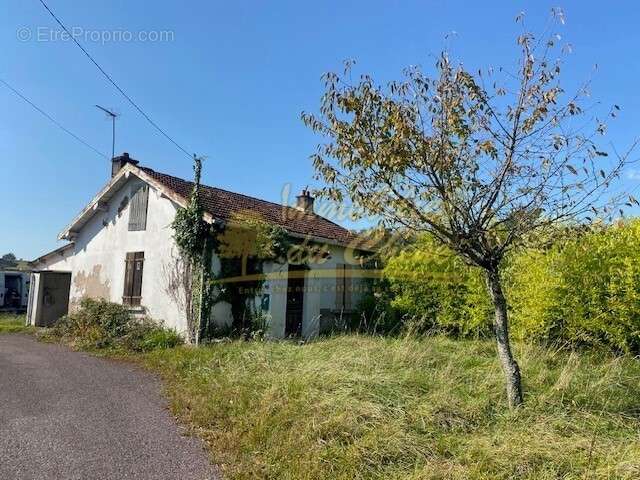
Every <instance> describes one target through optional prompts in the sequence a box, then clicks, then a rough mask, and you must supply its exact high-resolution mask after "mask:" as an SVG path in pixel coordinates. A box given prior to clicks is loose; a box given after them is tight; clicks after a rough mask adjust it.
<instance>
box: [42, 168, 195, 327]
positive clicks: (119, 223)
mask: <svg viewBox="0 0 640 480" xmlns="http://www.w3.org/2000/svg"><path fill="white" fill-rule="evenodd" d="M140 184H141V180H139V179H138V178H137V177H134V176H133V175H132V176H131V178H130V179H129V180H128V181H127V182H126V183H125V184H124V185H123V187H122V188H121V189H120V190H119V191H118V192H117V193H116V194H115V195H114V196H113V197H112V198H111V199H110V200H109V202H108V204H107V210H106V211H104V212H97V213H96V214H95V215H94V216H93V217H92V218H91V220H89V222H87V224H86V225H84V227H83V228H82V229H81V230H80V232H78V236H77V238H76V239H75V242H74V246H73V249H72V251H70V252H69V253H65V255H63V256H62V257H60V258H59V259H58V260H51V261H49V262H47V265H46V269H47V270H60V271H71V272H72V277H71V292H70V304H71V308H73V307H74V306H75V305H76V304H77V303H78V302H79V301H80V299H81V298H82V297H85V296H86V297H92V298H104V299H106V300H109V301H112V302H116V303H122V295H123V291H124V275H125V257H126V254H127V252H144V270H143V277H142V302H141V303H142V306H144V307H145V309H146V312H147V314H148V315H149V316H150V317H152V318H153V319H155V320H158V321H162V322H164V324H165V325H166V326H168V327H170V328H175V329H176V330H178V331H181V332H184V331H185V330H186V321H185V318H184V314H183V313H182V311H181V310H180V309H179V306H178V305H177V304H176V302H175V301H174V300H173V299H172V298H171V295H170V294H169V293H170V292H168V291H167V290H168V285H167V280H166V278H167V269H170V268H171V266H172V265H173V264H174V262H175V258H176V252H177V250H176V247H175V242H174V241H173V238H172V234H173V231H172V229H171V221H172V220H173V218H174V216H175V212H176V205H175V204H174V203H173V202H172V201H171V200H169V199H167V198H165V197H163V196H162V195H161V194H160V192H158V191H156V190H154V189H153V188H150V189H149V203H148V213H147V228H146V230H144V231H134V232H130V231H129V223H128V222H129V201H130V199H131V196H132V193H133V192H135V189H137V187H138V186H139V185H140Z"/></svg>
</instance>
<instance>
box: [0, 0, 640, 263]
mask: <svg viewBox="0 0 640 480" xmlns="http://www.w3.org/2000/svg"><path fill="white" fill-rule="evenodd" d="M47 3H48V4H49V6H50V7H51V8H52V9H53V10H54V12H55V13H56V14H58V15H59V17H60V18H61V19H62V20H63V21H64V22H65V23H66V24H67V26H69V27H78V28H81V29H82V30H83V31H84V32H93V31H97V32H111V31H115V30H124V31H127V32H132V34H133V35H137V32H171V33H170V34H165V35H168V37H169V38H168V39H165V40H164V41H155V42H152V41H142V40H140V39H132V40H131V41H124V40H113V39H112V40H108V39H107V40H108V41H105V42H102V41H95V39H92V38H91V35H96V34H92V33H85V34H86V35H87V36H88V37H87V40H81V41H82V42H83V44H84V45H85V47H86V48H87V49H88V50H89V51H90V52H91V53H92V54H93V56H94V57H95V58H96V59H97V60H98V62H99V63H101V64H102V66H103V67H104V68H105V69H106V70H107V71H108V72H109V73H111V74H112V76H113V77H114V78H115V79H116V81H117V82H118V83H119V84H120V85H121V86H122V87H123V88H124V90H125V91H127V92H128V93H129V94H130V95H131V96H132V97H133V98H134V99H135V100H136V101H137V102H138V103H139V105H141V106H142V108H143V109H144V110H146V111H147V112H148V113H149V114H150V115H151V117H152V118H153V119H154V120H155V121H156V122H157V123H158V124H159V125H161V126H162V127H163V128H164V129H165V130H166V131H167V132H169V134H170V135H171V136H172V137H174V138H175V140H176V141H178V143H180V144H181V145H183V146H185V148H186V149H187V150H188V151H190V152H191V151H193V152H197V153H199V154H202V155H206V156H207V157H208V158H207V161H206V162H205V166H204V173H203V180H204V182H205V183H207V184H210V185H215V186H219V187H222V188H226V189H230V190H233V191H237V192H242V193H246V194H250V195H254V196H258V197H262V198H266V199H269V200H273V201H279V200H280V198H281V191H282V188H283V185H284V184H285V183H291V184H292V186H293V187H292V188H293V190H294V191H296V190H299V189H300V188H301V187H304V186H305V185H314V182H313V180H312V175H313V169H312V166H311V163H310V161H309V160H308V156H309V155H310V154H311V153H313V151H314V148H315V146H316V144H317V143H318V140H319V139H318V138H317V137H314V135H313V134H312V133H311V132H309V131H308V130H307V129H306V127H304V125H303V124H302V123H301V121H300V112H301V111H303V110H306V111H316V110H317V108H318V104H319V98H320V95H321V94H322V84H321V82H320V76H321V75H322V73H323V72H326V71H328V70H337V69H339V68H340V67H341V63H342V60H344V59H346V58H354V59H357V62H358V69H359V70H358V71H365V72H368V73H371V74H372V75H373V76H374V77H375V78H376V79H378V80H380V81H386V80H390V79H393V78H397V77H398V76H399V74H400V72H401V70H402V69H403V68H404V67H406V66H407V65H410V64H422V65H425V66H427V67H430V66H431V64H432V63H433V57H432V55H434V54H437V53H438V52H439V51H440V50H441V49H442V47H443V46H444V45H445V41H444V37H445V35H446V34H447V33H449V32H452V31H455V32H456V35H455V37H453V40H452V41H451V43H450V46H451V49H452V51H453V53H454V54H455V56H457V57H459V58H461V59H462V60H463V61H464V62H465V64H467V65H470V66H488V65H495V66H498V65H510V64H512V62H513V60H514V59H515V55H516V54H517V49H516V46H515V42H514V39H515V36H516V35H517V33H518V32H519V27H518V26H516V25H515V23H514V17H515V16H516V14H517V13H518V12H520V11H524V12H525V13H526V19H527V20H526V21H527V24H528V25H529V26H530V27H531V28H532V29H534V30H535V29H536V28H538V27H540V26H542V25H543V24H544V23H545V21H546V19H547V18H548V15H549V11H550V9H551V7H552V6H556V5H557V3H556V2H552V3H549V2H545V1H530V2H506V1H493V2H490V1H482V2H470V1H464V2H463V1H455V2H454V1H451V2H444V1H428V0H423V1H390V0H387V1H374V0H366V1H321V2H300V1H289V2H284V1H270V2H266V1H262V2H257V1H244V2H219V1H189V2H175V1H155V2H148V1H142V0H137V1H132V0H128V1H127V0H112V1H100V2H98V1H85V2H77V1H72V0H48V2H47ZM152 5H153V7H152ZM561 6H562V8H563V9H564V11H565V14H566V19H567V23H566V25H565V26H564V27H563V28H562V29H561V33H562V35H563V39H564V40H566V41H568V42H570V43H571V44H572V46H573V54H572V55H571V56H570V57H569V59H568V63H567V65H566V67H565V73H564V75H565V76H564V78H565V80H566V82H567V84H568V85H569V86H570V85H572V84H577V82H579V81H581V80H584V79H586V78H587V77H588V76H589V75H590V74H591V71H592V66H593V64H594V63H597V64H598V66H599V70H598V72H597V74H596V76H595V79H594V82H593V88H592V90H593V93H594V98H596V99H598V100H600V101H602V102H603V104H607V105H610V104H614V103H615V104H619V105H620V106H621V107H622V113H621V116H620V118H619V119H618V120H617V121H616V123H615V124H613V125H611V128H610V134H609V140H611V141H612V142H613V143H614V144H615V145H616V146H618V147H619V148H621V149H624V148H625V147H626V146H628V145H629V144H630V143H631V141H632V140H633V139H634V138H635V137H636V136H638V134H639V133H640V121H639V120H640V108H638V107H639V106H640V105H639V103H640V96H639V95H638V93H637V88H638V80H637V79H638V78H639V73H640V72H639V70H640V61H638V60H637V55H636V53H635V51H636V50H637V47H638V45H640V33H638V29H637V19H638V18H639V15H640V7H639V6H638V5H637V4H636V3H635V2H611V3H609V4H608V6H607V7H606V8H605V7H603V5H602V3H600V2H595V1H592V0H589V1H580V2H578V1H571V2H565V3H563V4H562V5H561ZM0 8H1V10H0V36H1V37H0V42H1V43H2V46H3V47H2V56H1V57H0V78H3V79H4V80H6V81H7V82H9V83H11V84H12V85H14V86H15V87H16V88H18V89H19V90H21V91H22V93H23V94H24V95H26V96H27V97H29V98H30V99H31V100H32V101H34V102H35V103H36V104H38V105H39V106H40V107H41V108H43V109H44V110H46V111H47V112H49V113H50V114H51V115H52V116H54V117H55V118H56V119H57V120H58V121H59V122H60V123H62V124H63V125H65V126H66V127H67V128H69V129H70V130H72V131H73V132H74V133H76V134H77V135H79V136H80V137H82V138H83V139H85V140H87V141H88V142H89V143H90V144H92V145H94V146H95V147H97V148H98V149H99V150H101V151H103V152H105V153H110V149H111V137H110V123H109V122H108V120H107V119H106V118H105V116H104V115H103V114H101V113H100V112H99V111H98V110H97V109H96V108H95V107H94V106H93V105H94V104H100V105H103V106H105V107H108V108H113V109H115V110H116V111H117V112H119V113H120V114H121V117H120V119H119V121H118V139H117V145H116V151H117V152H121V151H128V152H130V153H131V155H132V156H133V157H135V158H137V159H139V160H141V161H142V163H143V164H145V165H148V166H150V167H152V168H155V169H157V170H159V171H164V172H167V173H172V174H175V175H178V176H183V177H187V178H190V177H191V175H192V171H191V163H190V162H189V159H188V158H186V157H185V156H184V154H182V153H181V152H180V151H178V150H177V149H176V148H175V147H174V146H173V145H171V144H170V143H169V142H168V141H167V140H166V139H164V138H163V137H161V136H160V135H159V134H158V133H157V132H156V131H154V130H153V129H152V127H151V126H150V125H149V124H147V123H146V122H145V121H144V119H143V118H142V117H141V116H140V115H139V114H138V113H137V112H136V111H135V110H134V109H133V108H132V107H130V106H129V105H128V104H127V103H126V101H125V100H124V99H123V98H122V97H121V96H120V95H119V93H118V92H117V91H116V90H115V89H114V88H113V86H111V85H110V84H108V83H107V81H106V80H105V79H104V78H103V77H102V76H101V75H100V74H99V72H98V71H97V69H96V68H95V67H94V66H93V65H92V64H90V63H89V61H88V60H87V58H86V57H84V56H83V55H82V53H81V52H80V50H79V49H77V48H76V47H75V46H74V45H73V44H72V42H70V41H64V40H60V39H56V38H55V33H54V34H49V33H47V32H48V31H49V29H50V28H51V29H55V28H56V25H55V24H54V21H53V19H52V18H51V17H50V16H49V15H48V13H47V12H46V11H45V10H44V8H43V7H42V6H41V4H40V3H39V2H38V1H37V0H24V1H20V2H18V1H14V0H0ZM25 32H26V33H25ZM107 34H108V33H107ZM28 37H30V38H28ZM52 37H53V38H52ZM25 38H26V41H25ZM38 40H40V41H38ZM44 40H46V41H44ZM109 168H110V166H109V164H108V161H107V160H105V159H104V158H102V157H99V156H98V155H96V154H95V153H94V152H92V151H91V150H89V149H87V148H86V147H85V146H83V145H82V144H80V143H78V142H77V141H76V140H74V139H72V138H71V137H69V136H68V135H66V134H65V133H64V132H62V131H60V130H59V129H57V128H56V127H55V126H54V125H52V124H51V123H49V121H48V120H46V119H45V118H43V117H41V116H40V114H38V113H37V112H35V111H34V110H33V109H32V108H31V107H29V106H28V105H26V104H25V103H24V102H22V101H21V100H20V99H18V98H17V97H15V96H14V95H13V94H12V93H11V92H10V91H8V90H7V89H6V88H4V87H3V86H2V85H0V232H1V233H0V254H1V253H5V252H9V251H11V252H15V253H16V255H18V256H19V257H25V258H33V257H36V256H38V255H40V254H42V253H45V252H46V251H48V250H50V249H52V248H55V247H56V246H57V245H58V243H57V242H56V235H57V233H58V232H59V231H60V230H61V229H62V228H63V227H64V226H65V225H66V224H67V223H68V222H69V220H70V219H71V218H72V217H73V216H75V214H76V213H77V212H78V211H79V210H80V209H81V208H82V207H83V206H84V205H85V204H86V203H87V202H88V201H89V200H90V199H91V198H92V197H93V195H94V194H95V193H96V192H97V191H98V190H99V189H100V188H101V186H102V185H103V184H104V183H105V182H106V181H107V179H108V176H109ZM633 176H634V175H629V177H628V178H625V182H627V183H628V186H629V188H633V187H634V185H635V183H637V182H638V180H637V179H634V178H631V177H633ZM636 177H637V175H636Z"/></svg>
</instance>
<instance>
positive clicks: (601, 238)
mask: <svg viewBox="0 0 640 480" xmlns="http://www.w3.org/2000/svg"><path fill="white" fill-rule="evenodd" d="M555 237H556V240H555V242H554V243H552V246H551V247H549V248H545V249H526V250H522V251H519V252H516V253H514V254H513V255H511V256H510V257H509V258H508V259H507V262H506V266H505V271H504V274H503V279H504V284H505V291H506V295H507V299H508V302H509V309H510V315H511V323H512V328H511V331H512V334H513V336H514V337H515V338H516V339H520V340H524V341H537V342H544V343H549V342H555V343H568V344H571V345H573V346H580V345H588V346H601V347H606V348H609V349H612V350H614V351H617V352H631V353H638V352H640V255H639V254H638V252H640V220H635V221H630V222H626V223H619V224H616V225H611V226H607V227H602V226H601V227H593V228H592V229H591V230H588V231H584V230H577V229H573V230H572V229H563V230H562V231H559V232H558V233H556V235H555ZM384 277H385V280H386V282H387V283H388V285H389V290H390V293H391V294H392V299H391V300H390V306H391V307H393V308H394V309H395V310H397V311H398V312H399V313H400V314H401V315H402V317H403V321H404V323H405V324H406V323H408V322H416V321H417V322H418V323H419V324H420V329H422V330H429V329H435V330H439V331H444V332H446V333H449V334H452V335H455V336H461V337H468V336H484V335H487V334H489V333H490V332H491V324H492V315H493V307H492V305H491V301H490V299H489V296H488V294H487V291H486V289H485V285H484V281H483V276H482V272H481V271H480V270H479V269H475V268H472V267H469V266H467V265H465V264H464V263H463V262H461V261H460V260H459V259H458V258H457V257H456V256H455V255H453V254H452V253H451V252H450V251H448V250H446V249H444V248H442V247H439V246H438V245H437V244H436V243H435V242H434V241H433V240H432V239H430V238H429V237H427V236H424V237H422V238H420V239H419V240H418V241H416V242H415V244H414V245H413V246H412V247H411V248H409V249H406V250H404V251H403V252H401V253H399V254H397V255H395V256H393V257H391V258H390V259H389V260H388V261H387V265H386V267H385V269H384Z"/></svg>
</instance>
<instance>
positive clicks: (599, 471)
mask: <svg viewBox="0 0 640 480" xmlns="http://www.w3.org/2000/svg"><path fill="white" fill-rule="evenodd" d="M516 351H517V355H518V358H519V360H520V362H521V366H522V370H523V375H524V381H525V388H526V406H525V407H524V408H522V409H521V410H518V411H515V412H509V411H507V410H506V404H505V400H504V392H503V383H502V376H501V372H500V369H499V366H498V363H497V361H496V359H495V352H494V346H493V343H492V342H484V341H454V340H449V339H445V338H438V337H434V338H427V339H423V340H416V339H382V338H372V337H366V336H345V337H337V338H331V339H326V340H322V341H318V342H315V343H312V344H308V345H302V346H300V345H296V344H293V343H285V342H281V343H259V342H234V343H221V344H216V345H214V346H209V347H205V348H198V349H196V348H189V347H180V348H176V349H169V350H159V351H156V352H153V353H150V354H147V355H145V356H143V357H141V359H142V361H143V362H144V363H145V364H146V365H147V366H148V367H149V368H151V369H152V370H155V371H159V372H161V374H162V375H163V377H164V378H165V380H166V386H167V392H168V395H169V398H170V401H171V405H172V408H173V411H174V412H175V413H176V414H177V416H178V417H179V418H180V419H181V420H182V421H183V422H184V423H185V424H187V425H190V426H191V427H192V431H193V432H194V433H195V434H196V435H198V436H200V437H202V438H203V439H204V440H205V441H206V442H207V444H208V446H209V449H210V451H211V457H212V459H213V461H214V462H215V463H218V464H220V465H221V466H222V469H223V471H224V473H225V477H226V478H233V479H254V478H271V479H334V478H337V479H345V480H346V479H349V480H351V479H385V480H386V479H396V478H397V479H399V478H403V479H431V478H433V479H436V478H442V479H444V478H456V479H468V478H472V479H512V478H513V479H525V478H526V479H536V480H538V479H556V478H564V479H571V478H576V479H577V478H629V479H637V478H640V363H639V362H638V360H636V359H633V358H630V357H626V358H620V357H614V356H608V355H606V354H595V353H591V354H588V353H571V352H563V351H558V350H547V349H543V348H540V347H532V346H523V345H519V346H518V347H517V349H516Z"/></svg>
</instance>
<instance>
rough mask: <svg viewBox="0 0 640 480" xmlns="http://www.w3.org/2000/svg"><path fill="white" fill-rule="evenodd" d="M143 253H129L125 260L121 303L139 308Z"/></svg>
mask: <svg viewBox="0 0 640 480" xmlns="http://www.w3.org/2000/svg"><path fill="white" fill-rule="evenodd" d="M143 270H144V252H129V253H127V257H126V259H125V270H124V293H123V295H122V303H123V304H125V305H129V306H132V307H139V306H140V304H141V301H142V272H143Z"/></svg>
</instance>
